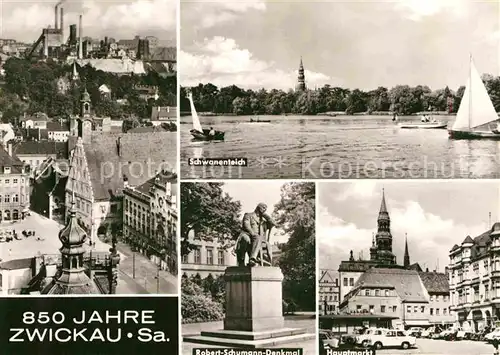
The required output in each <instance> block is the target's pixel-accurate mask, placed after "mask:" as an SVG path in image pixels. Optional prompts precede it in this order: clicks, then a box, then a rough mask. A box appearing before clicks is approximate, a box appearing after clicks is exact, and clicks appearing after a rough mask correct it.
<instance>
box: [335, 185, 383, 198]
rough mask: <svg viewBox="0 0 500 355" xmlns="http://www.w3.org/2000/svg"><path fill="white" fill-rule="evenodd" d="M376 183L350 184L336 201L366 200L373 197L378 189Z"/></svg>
mask: <svg viewBox="0 0 500 355" xmlns="http://www.w3.org/2000/svg"><path fill="white" fill-rule="evenodd" d="M378 184H379V183H378V182H377V181H373V180H360V181H356V182H355V183H352V184H350V185H349V186H348V187H347V188H346V189H344V190H343V192H342V193H341V194H340V195H338V196H337V198H336V199H337V201H347V200H349V199H351V198H356V199H363V200H364V199H366V198H367V197H371V196H373V195H374V194H375V193H376V191H375V190H377V189H378Z"/></svg>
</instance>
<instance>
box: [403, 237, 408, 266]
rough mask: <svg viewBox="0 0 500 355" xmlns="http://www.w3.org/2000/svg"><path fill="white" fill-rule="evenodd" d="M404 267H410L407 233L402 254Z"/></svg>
mask: <svg viewBox="0 0 500 355" xmlns="http://www.w3.org/2000/svg"><path fill="white" fill-rule="evenodd" d="M403 266H404V267H405V269H407V268H409V267H410V253H409V252H408V234H407V233H405V256H404V264H403Z"/></svg>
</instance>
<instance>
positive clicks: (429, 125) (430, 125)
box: [399, 121, 448, 129]
mask: <svg viewBox="0 0 500 355" xmlns="http://www.w3.org/2000/svg"><path fill="white" fill-rule="evenodd" d="M447 126H448V124H447V123H446V122H438V121H437V122H415V123H411V122H409V123H400V124H399V127H400V128H407V129H443V128H446V127H447Z"/></svg>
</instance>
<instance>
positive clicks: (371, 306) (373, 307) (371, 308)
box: [369, 304, 375, 312]
mask: <svg viewBox="0 0 500 355" xmlns="http://www.w3.org/2000/svg"><path fill="white" fill-rule="evenodd" d="M369 307H370V312H373V310H374V309H375V306H374V305H372V304H371V305H370V306H369Z"/></svg>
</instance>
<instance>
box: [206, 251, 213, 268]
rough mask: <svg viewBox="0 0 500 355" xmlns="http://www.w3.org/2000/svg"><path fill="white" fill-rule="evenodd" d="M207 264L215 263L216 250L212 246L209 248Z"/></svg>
mask: <svg viewBox="0 0 500 355" xmlns="http://www.w3.org/2000/svg"><path fill="white" fill-rule="evenodd" d="M207 264H208V265H213V264H214V250H213V249H212V248H207Z"/></svg>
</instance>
